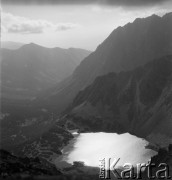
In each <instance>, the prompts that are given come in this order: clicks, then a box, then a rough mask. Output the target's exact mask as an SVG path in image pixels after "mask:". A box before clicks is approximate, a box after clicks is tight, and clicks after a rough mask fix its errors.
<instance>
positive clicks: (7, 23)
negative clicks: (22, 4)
mask: <svg viewBox="0 0 172 180" xmlns="http://www.w3.org/2000/svg"><path fill="white" fill-rule="evenodd" d="M1 16H2V18H1V21H2V23H1V30H2V32H3V33H4V32H8V33H20V34H39V33H43V32H44V31H45V30H52V31H66V30H69V29H72V28H76V27H78V26H79V25H77V24H74V23H58V24H54V23H52V22H49V21H46V20H31V19H29V18H25V17H20V16H15V15H13V14H11V13H5V12H3V13H2V14H1Z"/></svg>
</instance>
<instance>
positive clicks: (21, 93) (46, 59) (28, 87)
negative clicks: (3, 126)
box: [1, 43, 90, 100]
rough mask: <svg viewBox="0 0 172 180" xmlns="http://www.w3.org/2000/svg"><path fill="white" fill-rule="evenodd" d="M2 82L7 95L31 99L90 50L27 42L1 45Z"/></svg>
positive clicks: (4, 92) (78, 61) (3, 91)
mask: <svg viewBox="0 0 172 180" xmlns="http://www.w3.org/2000/svg"><path fill="white" fill-rule="evenodd" d="M1 52H2V59H1V67H2V68H1V86H2V97H3V98H6V99H17V100H18V99H31V98H33V97H35V96H36V95H37V94H38V93H40V92H41V91H44V90H46V89H48V88H50V87H52V86H54V85H55V84H56V83H58V82H60V81H62V80H64V79H65V78H67V77H68V76H70V75H71V74H72V72H73V70H74V69H75V68H76V66H77V65H79V63H80V62H81V61H82V60H83V59H84V58H85V57H86V56H88V55H89V54H90V51H87V50H83V49H75V48H69V49H61V48H45V47H42V46H39V45H36V44H33V43H31V44H26V45H23V46H22V47H20V48H18V49H16V50H10V49H2V50H1Z"/></svg>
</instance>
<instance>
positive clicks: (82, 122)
mask: <svg viewBox="0 0 172 180" xmlns="http://www.w3.org/2000/svg"><path fill="white" fill-rule="evenodd" d="M68 111H69V112H70V113H69V115H68V117H67V118H66V119H68V120H67V121H68V122H67V123H69V125H72V124H73V126H74V124H75V125H76V127H80V129H81V130H82V129H83V130H91V131H112V132H130V133H132V134H136V135H137V136H141V137H146V138H148V139H149V140H150V141H153V142H154V143H156V144H159V145H160V146H167V145H168V144H169V143H170V142H171V141H172V131H171V128H172V121H171V118H172V56H171V55H169V56H165V57H162V58H159V59H155V60H154V61H152V62H150V63H148V64H146V65H144V66H141V67H138V68H136V69H135V70H132V71H127V72H120V73H109V74H107V75H104V76H100V77H98V78H96V80H95V81H94V82H93V83H92V84H91V85H90V86H88V87H87V88H85V89H84V90H82V91H80V92H79V93H78V95H77V96H76V98H75V99H74V101H73V103H72V105H71V106H70V107H69V109H68Z"/></svg>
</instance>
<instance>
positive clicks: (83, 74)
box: [36, 13, 172, 112]
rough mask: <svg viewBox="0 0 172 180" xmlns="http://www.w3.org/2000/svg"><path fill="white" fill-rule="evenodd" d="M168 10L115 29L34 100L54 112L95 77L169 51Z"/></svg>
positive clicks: (171, 37)
mask: <svg viewBox="0 0 172 180" xmlns="http://www.w3.org/2000/svg"><path fill="white" fill-rule="evenodd" d="M171 32H172V13H168V14H166V15H164V16H163V17H159V16H156V15H152V16H150V17H147V18H142V19H140V18H138V19H136V20H135V21H134V22H133V23H128V24H126V25H125V26H124V27H118V28H117V29H115V30H114V31H113V32H112V33H111V34H110V35H109V37H108V38H107V39H106V40H105V41H104V42H103V43H102V44H101V45H99V46H98V47H97V49H96V51H95V52H93V53H91V54H90V55H89V56H88V57H86V58H85V59H84V60H83V61H82V62H81V64H80V65H79V66H78V67H77V68H76V70H75V71H74V73H73V74H72V76H70V77H69V78H67V79H65V80H64V81H62V82H61V83H59V84H58V85H57V86H55V87H54V88H51V89H49V90H48V91H47V92H45V93H43V94H42V95H40V96H39V98H38V99H37V101H36V103H37V104H42V105H45V106H48V108H50V109H54V110H56V111H58V112H60V111H63V110H64V109H65V108H66V107H67V106H68V104H69V103H71V102H72V100H73V99H74V97H75V96H76V94H77V93H78V92H79V91H80V90H82V89H83V88H85V87H86V86H88V85H89V84H91V83H92V82H93V81H94V79H95V78H96V77H97V76H100V75H104V74H107V73H109V72H121V71H127V70H132V69H134V68H136V67H138V66H140V65H144V64H146V63H148V62H149V61H151V60H152V59H155V58H159V57H162V56H164V55H168V54H171V53H172V34H171Z"/></svg>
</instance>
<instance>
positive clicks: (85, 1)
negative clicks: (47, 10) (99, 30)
mask: <svg viewBox="0 0 172 180" xmlns="http://www.w3.org/2000/svg"><path fill="white" fill-rule="evenodd" d="M170 1H171V0H1V2H2V5H3V4H12V5H19V4H21V5H32V4H38V5H51V4H52V5H53V4H57V5H58V4H63V5H68V4H69V5H89V4H99V5H109V6H113V5H114V6H154V5H157V4H162V3H166V2H170Z"/></svg>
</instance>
